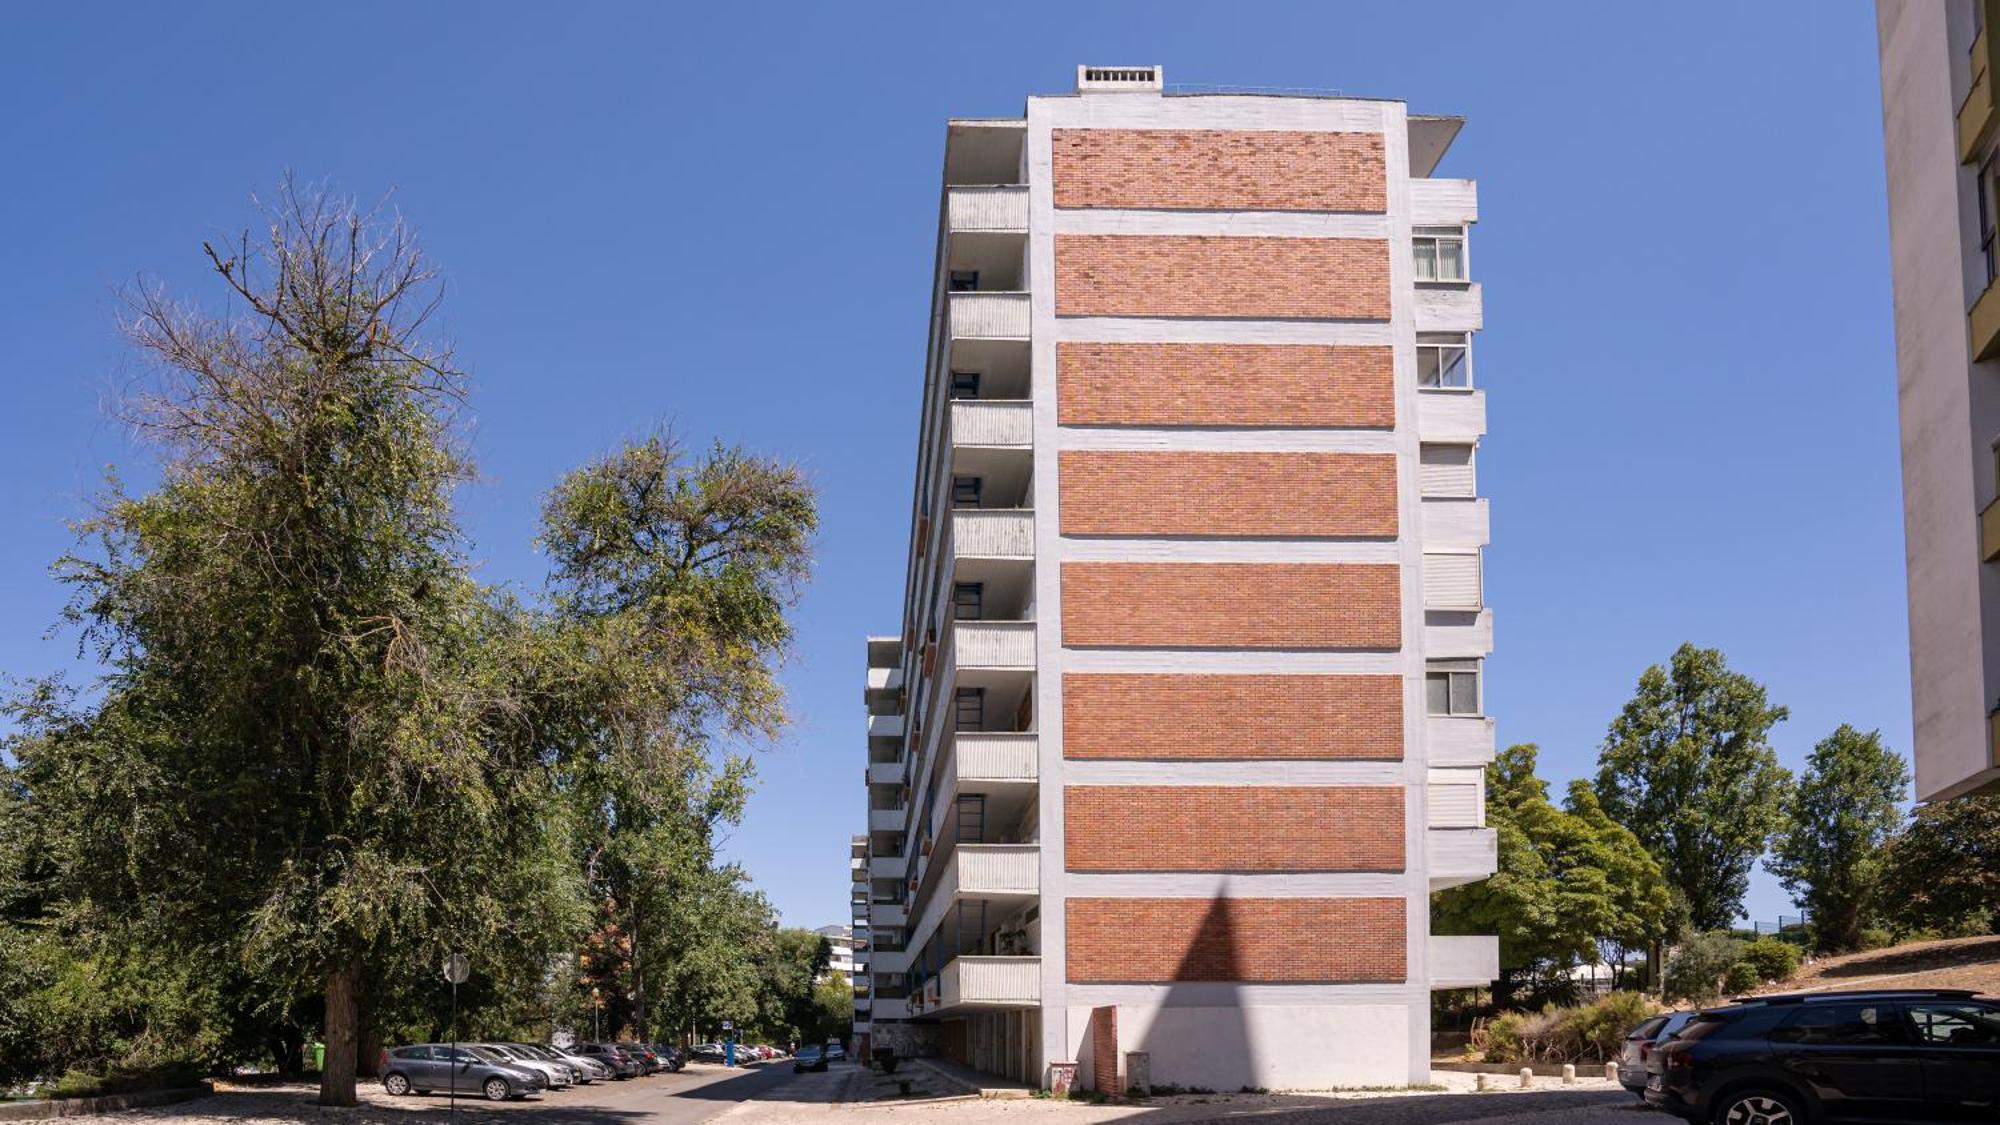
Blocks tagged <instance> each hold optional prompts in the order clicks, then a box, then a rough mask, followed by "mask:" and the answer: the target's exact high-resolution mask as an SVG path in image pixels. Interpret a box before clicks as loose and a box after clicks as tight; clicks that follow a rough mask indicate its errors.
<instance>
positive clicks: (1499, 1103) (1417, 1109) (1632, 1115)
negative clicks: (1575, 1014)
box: [1118, 1090, 1667, 1125]
mask: <svg viewBox="0 0 2000 1125" xmlns="http://www.w3.org/2000/svg"><path fill="white" fill-rule="evenodd" d="M1135 1104H1138V1105H1142V1106H1146V1108H1145V1109H1144V1111H1143V1112H1140V1113H1136V1114H1132V1115H1130V1116H1126V1117H1121V1118H1119V1119H1118V1120H1119V1125H1124V1123H1125V1122H1162V1123H1164V1122H1169V1121H1214V1120H1225V1119H1228V1118H1232V1117H1255V1118H1256V1119H1257V1120H1258V1121H1260V1122H1264V1121H1271V1122H1281V1123H1286V1125H1293V1123H1296V1125H1312V1123H1315V1122H1338V1123H1339V1125H1447V1123H1449V1122H1455V1121H1491V1120H1516V1119H1518V1120H1549V1121H1569V1120H1579V1121H1593V1122H1594V1121H1599V1120H1606V1119H1607V1118H1606V1116H1605V1115H1611V1116H1610V1117H1609V1118H1608V1119H1609V1120H1624V1119H1628V1118H1629V1119H1630V1120H1633V1121H1635V1122H1638V1121H1647V1120H1649V1119H1650V1120H1652V1121H1659V1122H1665V1121H1666V1120H1667V1118H1665V1117H1664V1116H1662V1115H1660V1114H1659V1113H1658V1112H1657V1111H1655V1110H1652V1109H1649V1108H1647V1107H1646V1106H1645V1105H1643V1104H1641V1103H1640V1102H1638V1101H1637V1100H1636V1099H1634V1098H1633V1097H1632V1095H1631V1094H1629V1093H1627V1092H1625V1091H1623V1090H1616V1091H1613V1090H1551V1091H1548V1092H1535V1091H1531V1092H1528V1093H1519V1094H1516V1093H1490V1094H1406V1095H1385V1096H1383V1097H1379V1098H1356V1097H1345V1098H1337V1097H1329V1096H1325V1095H1315V1094H1267V1095H1247V1094H1246V1095H1240V1096H1235V1095H1228V1094H1217V1095H1214V1096H1211V1097H1204V1098H1193V1097H1179V1098H1174V1099H1171V1101H1167V1102H1164V1103H1162V1104H1158V1105H1149V1106H1148V1105H1146V1103H1144V1102H1140V1103H1135ZM1591 1111H1597V1112H1591Z"/></svg>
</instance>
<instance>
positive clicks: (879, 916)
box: [868, 899, 910, 956]
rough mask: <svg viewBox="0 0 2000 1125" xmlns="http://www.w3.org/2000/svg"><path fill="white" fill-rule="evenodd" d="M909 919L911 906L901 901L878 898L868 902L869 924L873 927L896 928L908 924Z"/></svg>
mask: <svg viewBox="0 0 2000 1125" xmlns="http://www.w3.org/2000/svg"><path fill="white" fill-rule="evenodd" d="M909 920H910V912H909V908H908V907H906V906H904V905H903V904H902V903H900V902H883V901H881V900H879V899H878V900H876V901H874V902H871V903H869V904H868V925H869V928H871V929H876V930H891V929H896V928H898V927H901V926H903V925H906V924H907V923H908V922H909ZM877 956H880V954H879V953H878V954H877Z"/></svg>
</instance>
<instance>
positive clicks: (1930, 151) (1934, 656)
mask: <svg viewBox="0 0 2000 1125" xmlns="http://www.w3.org/2000/svg"><path fill="white" fill-rule="evenodd" d="M1996 16H2000V0H1878V3H1877V5H1876V25H1877V30H1878V32H1879V35H1880V39H1881V53H1882V126H1883V134H1884V146H1883V147H1884V150H1885V156H1886V163H1887V166H1888V175H1889V245H1890V253H1891V259H1892V266H1893V269H1894V291H1895V315H1896V367H1897V397H1898V399H1899V401H1900V403H1901V415H1902V447H1903V526H1904V539H1905V547H1904V550H1905V552H1906V555H1907V560H1908V564H1909V601H1910V698H1911V704H1912V713H1913V716H1914V719H1915V726H1916V739H1915V744H1914V755H1915V758H1916V767H1917V768H1916V782H1917V785H1916V796H1917V799H1918V800H1920V801H1937V800H1943V799H1947V798H1950V797H1956V796H1960V795H1963V794H1967V793H1972V792H1976V791H1980V790H1986V791H1992V790H1993V789H1994V788H1995V787H1996V784H2000V285H1995V283H1994V282H1995V278H1996V276H2000V266H1997V265H1996V255H2000V240H1996V238H1995V229H1996V225H2000V129H1997V128H1996V126H1997V125H2000V103H1996V98H1995V78H1996V70H2000V68H1996V66H1995V63H1996V61H2000V56H1996V45H2000V31H1996V30H1995V29H1994V28H1993V26H1992V25H1993V22H1994V19H1995V17H1996Z"/></svg>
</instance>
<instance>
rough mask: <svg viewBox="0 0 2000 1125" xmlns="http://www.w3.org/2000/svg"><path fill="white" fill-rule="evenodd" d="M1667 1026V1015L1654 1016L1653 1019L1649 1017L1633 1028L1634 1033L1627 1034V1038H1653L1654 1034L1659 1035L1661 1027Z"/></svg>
mask: <svg viewBox="0 0 2000 1125" xmlns="http://www.w3.org/2000/svg"><path fill="white" fill-rule="evenodd" d="M1665 1026H1667V1017H1665V1016H1654V1017H1653V1018H1652V1019H1649V1020H1647V1021H1646V1022H1645V1023H1642V1024H1640V1025H1639V1026H1638V1027H1635V1028H1633V1029H1632V1034H1630V1035H1628V1036H1626V1038H1627V1039H1651V1038H1652V1037H1653V1036H1655V1035H1658V1034H1659V1033H1660V1029H1661V1028H1663V1027H1665Z"/></svg>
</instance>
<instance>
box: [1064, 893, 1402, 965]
mask: <svg viewBox="0 0 2000 1125" xmlns="http://www.w3.org/2000/svg"><path fill="white" fill-rule="evenodd" d="M1065 913H1066V916H1067V918H1068V934H1067V938H1066V941H1065V947H1066V949H1067V953H1068V957H1067V961H1068V965H1069V979H1070V981H1071V982H1072V983H1077V984H1156V983H1170V982H1175V981H1240V982H1268V983H1293V984H1315V983H1327V984H1361V983H1394V982H1399V981H1402V980H1403V979H1404V978H1405V976H1407V974H1408V963H1407V959H1406V958H1407V952H1406V940H1407V939H1406V925H1407V921H1408V919H1407V914H1406V910H1405V907H1404V903H1403V900H1402V899H1400V898H1220V899H1192V898H1072V899H1069V900H1068V901H1067V902H1066V903H1065Z"/></svg>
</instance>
